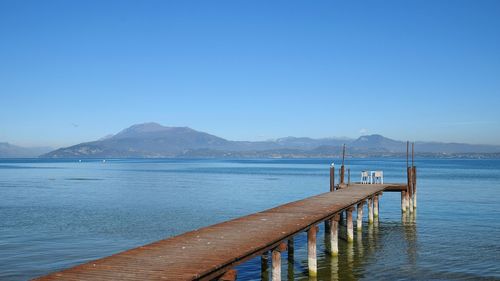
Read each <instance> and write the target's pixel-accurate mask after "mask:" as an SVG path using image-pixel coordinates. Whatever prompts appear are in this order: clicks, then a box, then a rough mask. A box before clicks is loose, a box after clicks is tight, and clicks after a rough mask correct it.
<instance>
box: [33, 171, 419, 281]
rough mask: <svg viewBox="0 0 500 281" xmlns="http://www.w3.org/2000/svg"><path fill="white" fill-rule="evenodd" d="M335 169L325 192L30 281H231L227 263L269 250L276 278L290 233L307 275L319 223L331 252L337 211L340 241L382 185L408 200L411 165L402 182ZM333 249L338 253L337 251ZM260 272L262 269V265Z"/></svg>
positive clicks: (412, 201)
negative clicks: (367, 180) (374, 180)
mask: <svg viewBox="0 0 500 281" xmlns="http://www.w3.org/2000/svg"><path fill="white" fill-rule="evenodd" d="M344 169H345V168H344V165H342V167H341V169H340V175H341V177H340V183H339V184H338V185H335V169H334V167H333V166H332V168H331V172H330V176H331V178H330V192H327V193H323V194H320V195H316V196H313V197H310V198H306V199H303V200H299V201H295V202H291V203H288V204H285V205H281V206H278V207H275V208H272V209H269V210H265V211H262V212H259V213H255V214H251V215H248V216H244V217H240V218H237V219H234V220H230V221H226V222H223V223H219V224H215V225H212V226H208V227H204V228H201V229H198V230H194V231H190V232H187V233H184V234H181V235H178V236H175V237H171V238H168V239H165V240H161V241H158V242H154V243H152V244H149V245H145V246H141V247H138V248H134V249H131V250H128V251H124V252H121V253H118V254H115V255H112V256H109V257H106V258H102V259H98V260H95V261H91V262H88V263H85V264H82V265H78V266H75V267H73V268H70V269H66V270H63V271H60V272H56V273H52V274H50V275H47V276H44V277H40V278H38V279H36V280H225V281H228V280H235V279H236V275H237V273H236V271H235V270H234V267H235V266H237V265H239V264H241V263H244V262H246V261H248V260H250V259H252V258H254V257H258V256H262V269H263V270H266V268H267V266H268V264H267V263H268V258H269V256H268V253H269V252H270V253H271V264H272V280H281V255H282V254H281V253H282V252H284V251H286V250H287V248H288V255H289V259H290V257H291V258H292V259H293V238H294V236H296V235H298V234H300V233H302V232H307V234H308V239H307V241H308V242H307V243H308V267H309V275H310V276H315V275H316V274H317V260H316V236H317V230H318V225H319V224H321V223H323V222H325V226H326V230H325V234H328V239H329V240H328V241H327V245H326V248H327V249H328V251H329V253H330V254H331V255H338V254H339V251H338V237H339V235H338V231H339V227H340V225H339V220H340V215H341V214H342V213H344V212H345V215H346V226H345V227H346V228H347V241H348V242H352V240H353V214H352V213H353V211H354V210H356V208H357V210H358V215H359V216H358V218H357V228H358V230H359V229H360V228H361V227H362V218H363V217H362V215H363V213H362V209H363V206H364V205H368V223H373V220H374V217H375V218H376V217H377V216H378V214H379V208H378V207H379V204H378V202H379V197H380V196H381V195H382V193H383V192H401V194H402V195H401V207H402V211H403V212H406V211H408V210H411V211H413V209H414V208H415V207H416V168H415V167H414V166H412V167H408V169H407V172H408V175H407V176H408V181H407V183H402V184H390V183H389V184H360V183H353V184H346V183H344V179H343V177H342V176H343V175H344V174H345V171H344ZM340 254H341V253H340ZM266 274H267V272H266Z"/></svg>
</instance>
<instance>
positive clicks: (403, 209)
mask: <svg viewBox="0 0 500 281" xmlns="http://www.w3.org/2000/svg"><path fill="white" fill-rule="evenodd" d="M409 150H410V142H409V141H407V142H406V178H407V182H408V183H407V185H406V190H402V191H401V212H403V213H405V212H406V205H407V203H406V197H407V191H408V189H409V188H410V184H409V178H410V175H409V174H408V171H409V165H410V164H409V163H408V161H409V160H408V158H409V153H410V151H409Z"/></svg>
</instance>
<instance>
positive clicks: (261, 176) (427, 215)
mask: <svg viewBox="0 0 500 281" xmlns="http://www.w3.org/2000/svg"><path fill="white" fill-rule="evenodd" d="M333 161H335V162H338V160H337V159H333ZM331 162H332V159H271V160H267V159H266V160H258V159H257V160H213V159H211V160H207V159H189V160H179V159H126V160H125V159H106V161H105V162H103V161H102V160H100V159H99V160H82V162H79V161H78V160H41V159H0V280H26V279H30V278H33V277H37V276H41V275H44V274H47V273H50V272H53V271H56V270H60V269H63V268H67V267H71V266H74V265H76V264H79V263H83V262H86V261H89V260H93V259H97V258H101V257H104V256H108V255H110V254H113V253H116V252H119V251H123V250H125V249H129V248H132V247H136V246H139V245H142V244H145V243H149V242H153V241H156V240H159V239H164V238H167V237H170V236H173V235H176V234H180V233H183V232H185V231H188V230H192V229H195V228H199V227H203V226H207V225H210V224H214V223H217V222H221V221H225V220H228V219H232V218H236V217H239V216H243V215H247V214H250V213H253V212H257V211H261V210H264V209H267V208H271V207H274V206H276V205H279V204H283V203H286V202H290V201H294V200H299V199H303V198H305V197H308V196H312V195H315V194H319V193H323V192H326V191H328V189H329V186H328V185H329V171H328V169H329V164H330V163H331ZM416 165H417V167H418V190H419V193H418V209H417V212H416V214H415V215H412V216H406V215H404V216H402V215H401V211H400V195H399V193H384V195H383V196H382V199H381V202H380V212H381V214H380V220H379V222H378V224H376V225H374V226H368V225H365V226H364V230H363V232H362V233H361V234H359V233H356V235H355V243H354V244H353V245H352V246H351V245H348V244H346V243H345V242H344V241H342V240H341V241H340V256H339V257H338V258H331V257H329V256H328V255H327V254H325V251H324V243H323V239H322V237H323V232H322V231H323V230H322V229H321V231H320V233H319V235H318V242H319V243H318V247H319V248H318V258H319V260H318V266H319V276H318V278H317V279H318V280H336V279H340V280H500V203H499V201H500V160H463V159H462V160H458V159H456V160H454V159H452V160H449V159H447V160H443V159H418V161H417V162H416ZM347 166H348V167H349V168H350V169H351V174H352V178H353V181H354V180H359V179H358V178H359V173H360V171H361V170H365V169H366V170H383V171H384V175H385V181H386V182H404V181H405V180H406V175H405V167H406V160H403V159H382V160H380V159H360V160H354V159H352V160H349V161H347ZM365 213H366V212H365ZM305 246H306V237H305V234H303V235H299V236H298V237H297V238H296V240H295V249H296V250H295V258H294V261H293V263H292V264H288V262H287V261H286V258H285V257H286V254H284V258H283V266H282V268H283V270H282V274H283V279H284V280H286V278H288V279H295V280H307V279H308V276H307V249H306V247H305ZM237 269H238V274H239V275H238V277H239V280H260V278H261V277H260V260H259V259H258V258H257V259H254V260H251V261H249V262H247V263H244V264H242V265H240V266H238V268H237Z"/></svg>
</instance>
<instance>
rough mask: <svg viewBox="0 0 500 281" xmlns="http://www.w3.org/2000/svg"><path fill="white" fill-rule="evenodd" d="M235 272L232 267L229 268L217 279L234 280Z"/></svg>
mask: <svg viewBox="0 0 500 281" xmlns="http://www.w3.org/2000/svg"><path fill="white" fill-rule="evenodd" d="M237 275H238V274H237V272H236V270H234V269H230V270H228V271H226V272H225V273H224V274H223V275H222V276H221V277H219V281H235V280H236V277H237Z"/></svg>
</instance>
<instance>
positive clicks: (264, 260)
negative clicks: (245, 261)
mask: <svg viewBox="0 0 500 281" xmlns="http://www.w3.org/2000/svg"><path fill="white" fill-rule="evenodd" d="M268 271H269V253H268V252H267V251H266V252H265V253H263V254H262V255H261V256H260V279H261V280H262V281H268V280H269V272H268Z"/></svg>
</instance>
